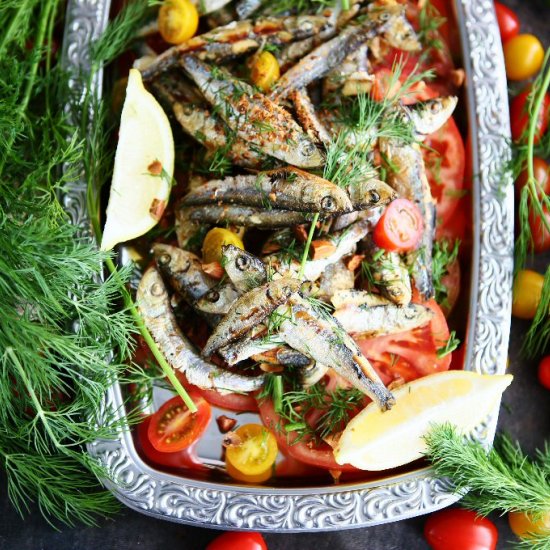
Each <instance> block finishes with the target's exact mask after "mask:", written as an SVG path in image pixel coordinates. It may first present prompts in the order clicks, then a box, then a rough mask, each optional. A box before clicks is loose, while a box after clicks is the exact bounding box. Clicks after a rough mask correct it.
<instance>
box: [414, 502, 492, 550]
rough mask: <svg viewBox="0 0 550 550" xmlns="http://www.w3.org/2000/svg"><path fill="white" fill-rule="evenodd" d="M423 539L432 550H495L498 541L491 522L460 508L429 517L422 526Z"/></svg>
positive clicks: (442, 511)
mask: <svg viewBox="0 0 550 550" xmlns="http://www.w3.org/2000/svg"><path fill="white" fill-rule="evenodd" d="M424 536H425V537H426V540H427V541H428V544H429V545H430V547H431V548H432V549H433V550H495V548H496V547H497V541H498V531H497V528H496V527H495V525H494V524H493V522H492V521H490V520H488V519H487V518H482V517H479V516H477V514H476V513H475V512H472V511H471V510H462V509H461V508H452V509H447V510H441V511H440V512H436V513H435V514H432V515H431V516H430V517H429V518H428V521H427V522H426V525H425V526H424Z"/></svg>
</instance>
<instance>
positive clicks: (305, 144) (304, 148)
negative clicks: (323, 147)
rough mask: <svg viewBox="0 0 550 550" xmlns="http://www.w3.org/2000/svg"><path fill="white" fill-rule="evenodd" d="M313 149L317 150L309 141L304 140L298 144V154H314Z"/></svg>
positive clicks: (307, 155)
mask: <svg viewBox="0 0 550 550" xmlns="http://www.w3.org/2000/svg"><path fill="white" fill-rule="evenodd" d="M315 151H317V147H315V144H314V143H312V142H311V141H307V140H304V141H302V143H301V144H300V154H302V155H304V157H311V156H312V155H314V154H315Z"/></svg>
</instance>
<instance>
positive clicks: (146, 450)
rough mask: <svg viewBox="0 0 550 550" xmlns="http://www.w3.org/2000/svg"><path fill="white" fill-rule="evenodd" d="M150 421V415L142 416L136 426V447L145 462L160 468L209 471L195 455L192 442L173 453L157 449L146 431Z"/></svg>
mask: <svg viewBox="0 0 550 550" xmlns="http://www.w3.org/2000/svg"><path fill="white" fill-rule="evenodd" d="M150 422H151V417H150V416H149V417H147V418H144V419H143V421H142V422H141V423H140V424H139V425H138V426H137V441H136V448H137V451H138V453H139V454H140V455H141V456H142V458H144V460H145V461H146V462H148V463H149V464H151V465H152V466H157V467H161V468H174V469H186V470H194V471H201V472H209V471H210V468H208V467H207V466H205V465H204V464H203V463H202V462H201V461H200V460H199V459H198V457H197V456H196V453H195V449H194V447H195V445H194V444H191V445H190V446H189V447H187V448H186V449H183V450H182V451H176V452H174V453H164V452H160V451H157V450H156V449H155V448H154V447H153V445H151V442H150V441H149V436H148V431H149V424H150Z"/></svg>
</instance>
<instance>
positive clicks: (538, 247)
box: [529, 205, 550, 254]
mask: <svg viewBox="0 0 550 550" xmlns="http://www.w3.org/2000/svg"><path fill="white" fill-rule="evenodd" d="M542 211H543V217H541V216H539V214H538V213H537V212H535V211H534V210H533V209H532V208H531V209H530V210H529V227H530V228H531V237H532V238H533V251H534V252H535V253H536V254H539V253H540V252H546V251H547V250H550V232H549V231H548V229H547V228H546V226H547V224H548V226H549V227H550V212H548V210H547V209H546V207H545V206H544V205H543V207H542ZM545 220H546V223H545Z"/></svg>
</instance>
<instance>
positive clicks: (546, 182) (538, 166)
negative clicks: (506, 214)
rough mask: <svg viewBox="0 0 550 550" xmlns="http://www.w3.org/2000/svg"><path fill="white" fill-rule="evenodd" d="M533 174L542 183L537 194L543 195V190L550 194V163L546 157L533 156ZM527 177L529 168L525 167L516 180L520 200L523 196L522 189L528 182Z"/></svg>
mask: <svg viewBox="0 0 550 550" xmlns="http://www.w3.org/2000/svg"><path fill="white" fill-rule="evenodd" d="M533 175H534V176H535V179H536V180H537V182H538V183H539V185H540V189H538V190H537V195H538V196H539V197H542V192H544V193H545V194H546V195H548V194H550V177H548V176H549V175H550V166H548V163H547V162H546V161H545V160H544V159H541V158H540V157H534V158H533ZM527 179H528V176H527V169H525V170H523V171H522V172H521V174H520V175H519V177H518V179H517V180H516V197H517V199H518V200H519V199H520V198H521V190H522V189H523V188H524V187H525V185H526V184H527ZM541 190H542V192H541Z"/></svg>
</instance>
